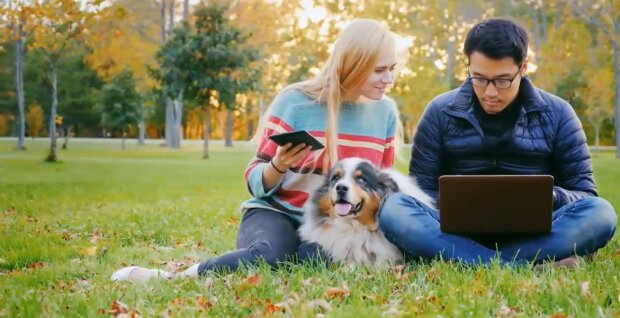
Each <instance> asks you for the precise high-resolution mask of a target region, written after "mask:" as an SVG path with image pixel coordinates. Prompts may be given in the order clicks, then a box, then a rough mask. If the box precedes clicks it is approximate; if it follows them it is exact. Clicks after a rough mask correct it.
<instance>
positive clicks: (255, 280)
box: [243, 273, 260, 287]
mask: <svg viewBox="0 0 620 318" xmlns="http://www.w3.org/2000/svg"><path fill="white" fill-rule="evenodd" d="M243 283H244V284H245V285H247V286H249V287H254V286H257V285H258V284H260V275H258V273H254V274H252V275H250V276H248V277H246V278H245V279H244V280H243Z"/></svg>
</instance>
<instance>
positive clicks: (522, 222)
mask: <svg viewBox="0 0 620 318" xmlns="http://www.w3.org/2000/svg"><path fill="white" fill-rule="evenodd" d="M439 210H440V227H441V230H442V231H443V232H448V233H458V234H544V233H549V232H550V231H551V215H552V212H553V176H550V175H477V176H476V175H445V176H441V177H440V178H439Z"/></svg>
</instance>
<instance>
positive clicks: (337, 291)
mask: <svg viewBox="0 0 620 318" xmlns="http://www.w3.org/2000/svg"><path fill="white" fill-rule="evenodd" d="M325 295H326V296H327V297H331V298H336V297H338V298H344V297H346V296H348V295H349V288H348V287H347V285H346V284H343V285H342V287H331V288H328V289H327V290H326V291H325Z"/></svg>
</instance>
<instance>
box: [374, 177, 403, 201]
mask: <svg viewBox="0 0 620 318" xmlns="http://www.w3.org/2000/svg"><path fill="white" fill-rule="evenodd" d="M378 177H379V184H380V185H381V189H382V190H383V192H384V194H383V195H384V196H385V195H389V194H392V193H396V192H398V191H399V190H400V189H399V188H398V184H396V181H394V179H392V177H391V176H390V175H389V174H388V173H385V172H379V173H378Z"/></svg>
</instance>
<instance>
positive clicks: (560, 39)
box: [0, 0, 620, 145]
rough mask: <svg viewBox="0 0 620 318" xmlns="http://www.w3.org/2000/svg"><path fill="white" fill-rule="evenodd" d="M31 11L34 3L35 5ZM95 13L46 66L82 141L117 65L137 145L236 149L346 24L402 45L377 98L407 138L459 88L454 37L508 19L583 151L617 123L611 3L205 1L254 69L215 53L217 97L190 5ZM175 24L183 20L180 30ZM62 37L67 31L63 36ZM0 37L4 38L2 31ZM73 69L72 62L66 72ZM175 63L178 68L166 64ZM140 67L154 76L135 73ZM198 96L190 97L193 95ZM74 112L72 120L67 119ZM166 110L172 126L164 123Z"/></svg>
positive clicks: (123, 1) (8, 110)
mask: <svg viewBox="0 0 620 318" xmlns="http://www.w3.org/2000/svg"><path fill="white" fill-rule="evenodd" d="M51 2H58V3H61V2H66V3H69V2H71V1H70V0H62V1H61V0H54V1H51ZM32 3H33V6H35V5H34V4H35V3H39V1H33V2H32ZM97 3H98V1H92V2H91V5H93V7H92V9H91V10H90V11H89V10H85V11H81V14H83V15H84V16H85V17H86V16H90V17H93V18H85V19H84V21H85V23H84V24H83V25H84V26H83V27H82V28H77V29H80V30H82V31H85V32H81V33H80V34H81V36H79V37H78V36H75V37H73V40H72V41H73V42H74V43H78V44H83V45H82V47H87V48H88V49H87V51H85V52H84V51H81V50H80V49H77V50H76V49H72V50H71V52H70V53H71V54H69V55H67V61H66V62H62V63H64V64H62V63H60V64H58V69H59V72H64V75H62V76H60V74H61V73H59V76H60V77H61V78H63V76H68V77H67V78H72V79H75V80H74V81H73V82H72V85H73V86H74V87H73V88H74V89H69V88H67V89H64V92H65V93H64V94H66V96H63V98H65V99H67V100H75V102H74V103H65V102H64V101H62V100H59V101H58V108H59V109H60V112H61V113H62V115H63V116H64V117H65V119H66V120H65V121H66V123H65V126H69V127H74V128H73V129H74V130H77V128H76V127H77V126H76V125H77V123H78V122H79V124H80V125H81V126H82V127H83V128H85V129H82V131H84V132H85V133H87V134H91V135H92V134H95V133H96V132H97V131H98V129H99V127H98V124H99V122H98V121H97V120H96V119H98V118H99V117H100V116H101V114H100V113H98V111H97V110H96V109H93V107H92V103H93V97H92V96H93V95H92V92H93V91H95V90H97V89H98V87H100V86H101V85H102V84H104V83H109V82H110V81H111V79H112V78H113V77H114V76H115V75H117V74H119V73H120V72H121V71H122V70H124V69H125V68H129V69H131V71H132V73H133V74H134V79H135V82H136V90H137V91H138V92H139V93H140V95H141V96H142V97H143V99H142V100H143V103H144V105H145V108H144V109H147V110H148V111H147V112H146V113H145V116H144V118H146V121H147V122H146V123H145V125H143V126H144V129H143V130H148V132H149V135H150V137H154V138H159V137H162V136H164V135H166V136H167V137H168V138H172V137H173V136H172V135H174V133H173V132H172V131H171V130H170V123H171V120H172V121H173V123H174V127H177V128H180V129H179V131H178V133H177V134H178V137H175V138H177V139H178V140H180V139H182V137H183V134H185V137H186V138H198V137H199V135H201V136H202V137H204V134H203V133H199V132H201V131H202V132H204V127H205V126H206V125H209V126H210V127H212V128H209V129H207V137H215V138H222V139H227V142H228V143H231V142H232V139H247V138H249V137H251V135H252V133H253V132H254V130H255V127H256V123H257V119H258V118H259V116H260V115H262V114H263V113H264V111H265V109H266V107H267V106H268V104H269V103H270V101H271V100H272V99H273V97H274V95H275V94H276V93H277V92H278V91H280V90H281V89H282V88H283V87H284V86H286V85H288V84H290V83H292V82H294V81H299V80H303V79H306V78H308V77H310V76H312V75H314V74H316V73H317V72H318V71H319V69H320V68H321V67H322V65H323V63H324V62H325V59H326V57H327V55H328V53H329V50H330V48H331V44H332V43H333V41H334V39H335V38H336V36H337V34H338V32H339V30H340V29H342V28H343V27H344V25H346V23H347V22H348V21H350V20H351V19H353V18H355V17H370V18H377V19H380V20H384V21H385V22H386V23H388V24H389V25H390V27H391V28H392V29H393V30H394V31H395V32H396V33H397V34H399V35H400V36H401V38H400V40H399V47H400V49H401V51H403V52H404V53H406V54H403V55H402V57H403V59H402V63H401V64H400V72H399V78H398V79H397V81H396V84H395V86H394V87H393V89H392V90H391V92H390V93H389V95H390V96H391V97H393V98H394V99H395V100H396V101H397V103H398V105H399V107H400V110H401V113H402V119H403V122H404V124H405V127H406V137H407V138H408V139H410V137H411V135H412V134H413V132H414V131H415V125H416V123H417V121H418V119H419V116H420V115H421V113H422V111H423V110H424V108H425V107H426V105H427V104H428V102H429V101H430V99H431V98H432V97H434V96H435V95H437V94H439V93H441V92H444V91H447V90H449V89H452V88H454V87H457V86H458V85H460V83H461V82H462V81H463V80H464V79H465V77H466V60H465V57H464V56H463V54H462V52H461V51H462V43H463V40H464V36H465V34H466V32H467V30H468V29H469V28H470V27H471V26H472V25H473V24H474V23H476V22H478V21H480V20H481V19H483V18H486V17H491V16H512V17H514V18H515V19H516V20H518V21H520V22H521V23H523V24H524V25H525V26H526V27H527V28H528V30H529V31H530V35H531V46H530V51H531V56H530V69H529V76H530V77H531V78H532V79H533V81H534V83H535V84H536V85H538V86H540V87H541V88H543V89H545V90H547V91H549V92H551V93H554V94H557V95H559V96H560V97H562V98H564V99H566V100H568V101H569V102H570V103H571V104H572V105H573V106H574V107H575V110H576V112H577V114H578V115H579V116H580V118H581V119H582V122H583V124H584V128H585V129H586V133H587V134H588V137H589V140H590V141H591V142H592V143H593V144H601V145H610V144H613V143H614V139H615V138H618V134H615V131H614V127H615V126H618V123H617V122H616V123H614V120H615V121H618V120H619V119H618V116H619V115H618V114H619V112H618V111H617V110H615V109H617V108H618V106H617V104H618V103H620V102H618V100H619V99H618V93H617V87H618V85H619V84H618V83H619V80H618V77H619V75H618V74H620V73H619V72H618V67H617V65H618V62H617V58H616V54H614V52H617V45H618V44H617V43H618V42H617V39H618V33H617V32H618V28H617V26H618V25H617V24H618V16H619V14H620V10H619V9H620V2H619V1H604V0H595V1H590V2H585V1H579V0H549V1H540V0H525V1H505V0H491V1H487V0H463V1H455V0H438V1H431V0H417V1H395V0H387V1H386V0H355V1H353V0H236V1H226V0H218V1H211V2H209V3H212V4H215V5H218V4H220V5H224V7H227V9H226V10H223V11H222V12H221V19H222V20H221V21H222V25H227V26H229V27H230V28H229V29H226V30H231V29H238V30H241V31H242V32H241V34H243V35H244V36H243V37H242V38H243V40H242V41H241V40H240V43H237V44H238V46H236V48H238V49H232V50H233V51H234V50H237V51H238V50H240V49H241V48H244V47H254V48H257V49H258V52H260V59H259V60H260V63H256V62H252V59H247V60H245V61H243V59H244V58H245V57H243V56H244V55H242V54H241V55H238V56H234V55H230V56H229V55H226V54H225V56H229V57H226V59H239V61H235V63H237V62H238V65H237V66H235V68H236V71H234V72H232V71H231V73H232V74H235V75H234V76H232V77H231V78H230V79H229V82H227V84H221V85H222V86H221V87H220V89H219V90H218V89H216V88H215V87H214V86H213V85H212V86H209V85H207V82H208V81H209V78H211V77H209V76H212V75H208V74H209V73H208V72H209V69H210V68H213V69H215V68H216V67H219V66H217V63H215V62H214V60H215V61H219V60H220V59H224V58H223V57H222V56H224V55H221V56H214V57H211V59H209V60H208V61H209V62H207V59H206V58H205V56H206V55H205V54H211V53H209V52H210V51H208V49H212V50H215V47H216V44H215V43H216V42H209V41H212V39H213V38H214V37H218V36H220V37H224V38H225V37H226V36H227V35H226V32H228V31H225V30H218V31H207V30H206V29H205V30H202V31H200V32H198V31H197V30H198V27H197V20H198V19H200V18H199V14H198V13H199V11H200V10H199V8H200V7H199V6H194V7H189V6H188V5H187V4H188V3H187V0H183V1H173V0H150V1H130V0H116V1H111V2H108V3H109V5H108V6H107V7H97V9H94V8H95V7H96V6H97ZM58 8H59V9H58V10H65V9H66V8H69V7H62V6H58ZM63 8H65V9H63ZM5 9H6V6H5ZM67 10H68V9H67ZM41 12H45V11H41ZM95 12H96V13H97V14H95ZM47 14H50V15H51V13H50V12H48V13H47ZM31 16H32V17H31ZM43 16H45V13H44V14H43ZM36 17H37V15H36V14H34V13H33V14H32V15H28V16H27V18H29V19H33V21H39V20H36ZM94 17H96V18H94ZM0 20H1V19H0ZM2 21H8V20H6V19H5V20H2ZM41 21H42V20H41ZM50 21H51V20H50ZM182 21H186V22H187V24H186V25H185V26H184V24H183V23H182ZM43 25H44V26H45V25H46V24H43ZM174 26H177V29H176V31H173V29H174ZM2 27H3V28H4V29H5V30H9V31H11V32H12V30H13V29H8V25H7V24H6V23H5V24H4V25H3V26H2ZM73 27H74V26H73V25H72V24H71V27H70V28H68V29H67V30H70V29H71V28H73ZM76 27H77V26H76ZM11 32H4V34H9V33H10V34H13V33H11ZM33 32H34V31H33ZM183 32H185V33H183ZM209 32H211V33H209ZM198 33H201V34H198ZM202 33H208V34H209V35H206V34H202ZM199 37H201V41H203V42H202V43H199V44H200V45H198V44H196V43H198V42H195V43H194V44H192V45H194V46H192V47H191V49H190V48H189V45H190V44H189V43H192V41H198V38H199ZM38 41H40V38H36V37H34V36H30V37H28V38H26V45H25V47H26V48H34V47H36V45H34V44H35V43H36V42H38ZM168 42H172V43H173V44H170V45H168V46H167V47H166V45H167V44H164V43H168ZM241 42H243V43H244V44H243V43H241ZM237 44H236V45H237ZM3 46H4V49H3V50H0V76H2V78H7V77H6V76H5V75H7V74H8V75H9V76H11V77H14V76H15V74H16V73H15V71H16V64H15V61H16V59H15V54H16V47H15V41H13V40H12V38H9V37H6V38H5V39H4V44H3ZM233 47H235V46H234V45H233V46H229V47H227V48H226V49H224V51H226V50H230V49H231V48H233ZM36 52H37V51H32V50H30V51H27V54H25V57H24V59H23V62H24V67H23V70H24V82H25V83H24V88H25V91H26V94H25V104H26V105H29V104H31V103H32V102H35V101H36V102H38V103H39V104H40V105H41V106H42V107H43V109H44V110H46V112H47V110H50V111H51V108H52V105H53V102H52V100H53V99H52V98H51V97H48V98H47V99H44V98H43V97H42V95H44V94H43V93H41V92H40V91H45V89H42V88H47V87H48V85H49V86H51V87H53V85H52V82H53V81H52V80H51V77H50V79H49V80H47V79H45V76H40V75H36V73H41V70H42V69H44V67H43V65H41V63H40V62H41V61H42V60H41V59H42V58H43V59H45V54H43V55H37V54H39V53H36ZM156 52H159V55H156ZM219 54H224V53H221V52H220V53H219ZM200 58H203V59H204V60H203V61H200ZM79 59H83V61H84V62H83V63H82V64H84V63H85V65H86V67H88V68H90V69H92V70H93V71H92V72H91V73H90V75H88V74H89V73H88V72H87V71H85V68H86V67H85V66H84V65H79V63H77V62H78V60H79ZM177 59H178V60H177ZM74 60H75V63H74V62H71V61H74ZM175 60H177V62H178V61H183V62H182V63H181V64H174V63H172V64H170V61H175ZM226 61H228V60H226ZM69 62H70V63H69ZM191 63H195V64H191ZM28 64H30V65H28ZM48 64H49V63H48ZM188 65H192V66H191V67H189V66H188ZM63 68H64V69H65V70H64V71H63V70H61V69H63ZM149 69H150V70H151V73H153V74H158V73H159V74H160V77H157V76H155V77H150V76H148V74H149V71H148V70H149ZM78 70H83V71H78ZM76 74H82V75H81V76H76ZM93 74H96V76H94V75H93ZM92 76H94V78H93V77H92ZM242 80H243V81H242ZM244 81H245V82H244ZM15 83H16V82H15V81H0V96H1V98H0V115H2V116H3V118H5V121H7V125H13V127H15V128H13V129H12V132H13V134H15V135H17V132H18V130H17V129H16V127H18V126H19V125H18V124H16V121H18V117H19V114H18V112H16V111H15V110H16V109H18V108H17V107H15V105H17V104H18V103H17V96H18V94H17V90H16V87H15V86H16V84H15ZM47 83H49V84H47ZM222 83H224V82H222ZM62 85H63V84H62V83H60V84H58V86H59V93H58V94H60V95H62V94H63V93H61V91H63V89H61V88H60V87H62ZM79 87H82V88H79ZM198 87H200V89H201V90H197V88H198ZM229 88H230V89H229ZM227 89H228V90H227ZM31 91H32V92H31ZM52 95H53V94H52ZM78 95H79V96H82V97H77V96H78ZM166 100H168V102H166ZM614 103H616V107H614ZM87 104H91V105H90V106H89V105H87ZM182 105H185V106H184V107H183V106H182ZM74 109H75V110H76V114H75V116H74V115H72V114H71V110H74ZM207 110H208V111H209V112H207ZM614 110H615V114H616V115H615V117H616V118H615V119H614ZM171 112H172V113H173V114H174V116H170V113H171ZM73 117H75V118H79V119H78V121H76V124H69V122H72V118H73ZM81 117H83V118H91V119H87V120H84V119H82V118H81ZM49 118H50V117H49V116H48V120H49ZM93 118H94V120H93ZM166 118H168V119H166ZM167 122H168V125H166V123H167ZM147 128H148V129H147ZM133 131H135V129H133ZM76 133H77V131H76ZM173 139H174V138H173Z"/></svg>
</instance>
